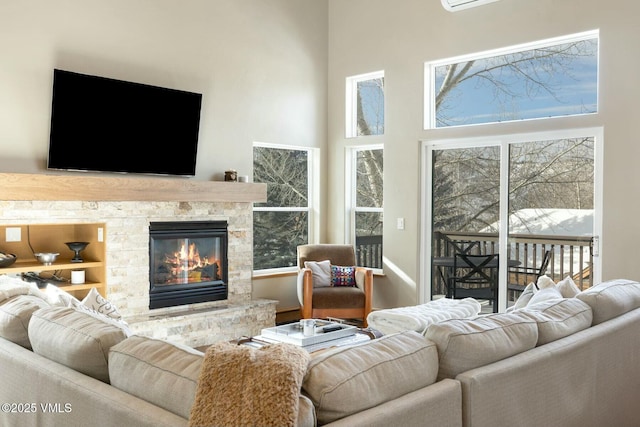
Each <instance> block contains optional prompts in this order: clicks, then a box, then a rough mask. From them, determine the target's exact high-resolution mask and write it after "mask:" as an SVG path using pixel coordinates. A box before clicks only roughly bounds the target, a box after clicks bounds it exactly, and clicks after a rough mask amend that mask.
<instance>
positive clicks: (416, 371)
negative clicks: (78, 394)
mask: <svg viewBox="0 0 640 427" xmlns="http://www.w3.org/2000/svg"><path fill="white" fill-rule="evenodd" d="M437 372H438V354H437V350H436V347H435V345H434V344H433V343H432V342H430V341H429V340H426V339H425V338H424V337H423V336H422V335H420V334H419V333H417V332H414V331H406V332H400V333H397V334H393V335H387V336H383V337H382V338H379V339H376V340H373V341H368V342H366V343H365V344H360V345H356V346H351V347H339V348H336V349H332V350H326V351H323V352H321V353H319V354H317V355H314V357H313V358H312V359H311V362H310V363H309V366H308V368H307V373H306V375H305V377H304V382H303V384H302V387H303V391H304V393H305V394H306V395H307V396H308V397H309V398H310V399H311V401H312V402H313V404H314V406H315V408H316V414H317V419H318V424H326V423H329V422H332V421H334V420H337V419H340V418H343V417H346V416H348V415H351V414H355V413H357V412H360V411H363V410H365V409H368V408H372V407H374V406H377V405H380V404H382V403H384V402H387V401H390V400H392V399H395V398H397V397H400V396H403V395H405V394H406V393H409V392H412V391H414V390H418V389H420V388H423V387H426V386H428V385H430V384H432V383H434V382H435V379H436V375H437Z"/></svg>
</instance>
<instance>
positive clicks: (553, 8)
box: [327, 0, 640, 307]
mask: <svg viewBox="0 0 640 427" xmlns="http://www.w3.org/2000/svg"><path fill="white" fill-rule="evenodd" d="M639 15H640V4H639V3H637V2H635V1H633V0H622V1H618V2H615V4H613V3H611V2H603V1H600V0H562V1H558V0H536V1H528V0H501V1H498V2H495V3H491V4H488V5H485V6H481V7H477V8H472V9H467V10H464V11H460V12H457V13H451V12H447V11H445V10H444V9H443V8H442V6H441V4H440V1H439V0H430V1H425V0H395V1H393V2H392V1H388V0H350V1H348V2H347V1H343V0H329V128H328V140H329V153H328V156H329V159H328V161H329V164H330V165H331V169H332V172H333V173H332V175H331V177H330V178H329V179H330V182H329V187H328V191H329V194H331V195H332V197H331V198H330V200H329V207H328V208H329V211H328V214H329V218H328V227H327V230H328V233H329V237H330V240H333V241H341V240H343V239H344V215H343V212H344V204H343V200H344V185H343V184H342V182H343V180H344V173H343V171H344V167H343V164H342V159H343V156H344V151H345V147H346V146H348V145H351V144H365V143H369V142H370V143H372V144H377V143H380V142H383V143H384V145H385V159H384V163H385V164H384V167H385V194H384V197H385V199H384V205H385V215H384V218H385V231H384V253H385V257H386V258H387V264H386V265H385V273H387V277H386V278H384V279H378V278H376V281H375V297H374V306H377V307H391V306H397V305H410V304H413V303H415V302H416V301H417V299H416V292H417V290H416V286H417V285H416V284H417V283H419V280H420V278H419V277H418V276H419V253H418V245H419V231H420V230H419V220H420V143H419V141H420V140H428V139H446V138H456V137H472V136H474V137H475V136H487V135H494V134H508V133H520V132H533V131H543V130H552V129H564V128H582V127H598V126H602V127H603V128H604V212H603V221H604V229H603V234H602V239H601V243H602V250H601V254H602V264H603V269H602V278H603V280H607V279H613V278H620V277H624V278H629V279H634V280H640V270H638V268H637V267H636V264H637V261H636V259H635V253H636V251H637V250H636V248H637V247H638V241H639V240H640V227H639V226H638V220H637V212H638V210H639V208H640V202H639V201H638V198H637V197H636V196H637V195H638V194H640V168H638V167H637V165H636V163H637V159H638V157H639V154H640V144H639V143H638V142H637V139H638V138H637V137H636V136H635V133H636V132H637V130H636V129H635V126H634V123H635V122H637V118H636V116H637V111H638V108H637V99H639V98H640V87H639V86H638V85H637V84H636V83H635V81H636V79H637V75H638V70H640V55H638V52H637V42H636V40H638V39H640V26H638V25H637V16H639ZM593 29H600V55H601V56H600V64H601V68H600V98H599V102H600V112H599V113H598V114H596V115H591V116H585V117H572V118H563V119H554V120H551V121H544V122H543V121H528V122H521V123H508V124H507V123H505V124H499V125H487V126H472V127H467V128H465V129H436V130H429V131H425V130H423V120H422V119H423V111H424V109H423V87H424V84H423V65H424V62H425V61H430V60H436V59H442V58H448V57H453V56H457V55H462V54H468V53H473V52H478V51H484V50H488V49H494V48H500V47H505V46H510V45H513V44H519V43H525V42H531V41H536V40H542V39H547V38H551V37H556V36H561V35H566V34H572V33H578V32H583V31H587V30H593ZM377 70H385V95H386V123H385V135H384V136H383V137H376V138H372V139H371V140H369V139H368V138H358V139H355V140H347V139H345V137H344V114H345V112H344V110H345V108H344V87H345V78H346V77H348V76H352V75H356V74H362V73H366V72H371V71H377ZM399 217H403V218H405V224H406V227H405V229H404V230H397V229H396V227H395V222H396V218H399Z"/></svg>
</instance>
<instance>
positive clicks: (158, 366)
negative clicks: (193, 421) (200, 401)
mask: <svg viewBox="0 0 640 427" xmlns="http://www.w3.org/2000/svg"><path fill="white" fill-rule="evenodd" d="M203 356H204V354H203V353H201V352H199V351H197V350H194V349H192V348H190V347H186V346H181V345H178V344H173V343H170V342H167V341H162V340H157V339H152V338H145V337H141V336H136V335H134V336H130V337H129V338H127V339H125V340H124V341H122V342H120V343H118V344H116V345H114V346H113V347H111V349H110V351H109V378H110V380H111V385H112V386H114V387H116V388H118V389H120V390H123V391H126V392H127V393H129V394H132V395H134V396H137V397H139V398H141V399H144V400H146V401H147V402H151V403H153V404H154V405H156V406H159V407H161V408H164V409H166V410H167V411H170V412H173V413H174V414H176V415H179V416H181V417H183V418H187V419H188V418H189V412H190V411H191V406H192V405H193V400H194V398H195V395H196V387H197V385H198V375H199V374H200V367H201V366H202V360H203ZM168 390H171V392H170V393H168V392H167V391H168Z"/></svg>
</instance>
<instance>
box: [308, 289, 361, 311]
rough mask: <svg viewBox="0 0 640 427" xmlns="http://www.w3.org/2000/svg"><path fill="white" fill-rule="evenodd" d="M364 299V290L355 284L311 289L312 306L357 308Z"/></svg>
mask: <svg viewBox="0 0 640 427" xmlns="http://www.w3.org/2000/svg"><path fill="white" fill-rule="evenodd" d="M364 299H365V295H364V292H363V291H362V290H361V289H360V288H357V287H355V286H330V287H327V288H318V289H314V291H313V308H358V307H362V306H363V305H364Z"/></svg>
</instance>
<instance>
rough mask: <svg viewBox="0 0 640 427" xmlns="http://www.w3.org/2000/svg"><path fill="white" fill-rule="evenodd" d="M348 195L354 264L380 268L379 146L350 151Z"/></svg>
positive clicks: (380, 185)
mask: <svg viewBox="0 0 640 427" xmlns="http://www.w3.org/2000/svg"><path fill="white" fill-rule="evenodd" d="M350 165H351V167H350V169H351V171H350V180H347V181H348V184H347V185H348V188H347V194H348V195H349V200H348V201H347V206H350V207H351V209H350V212H351V218H350V221H349V222H348V223H349V224H350V230H349V235H350V236H351V242H354V244H355V248H356V257H357V264H358V265H360V266H363V267H370V268H379V269H381V268H382V219H383V208H382V206H383V205H382V200H383V199H382V183H383V150H382V147H380V146H375V147H364V148H363V147H358V148H352V149H351V162H350Z"/></svg>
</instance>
